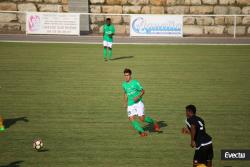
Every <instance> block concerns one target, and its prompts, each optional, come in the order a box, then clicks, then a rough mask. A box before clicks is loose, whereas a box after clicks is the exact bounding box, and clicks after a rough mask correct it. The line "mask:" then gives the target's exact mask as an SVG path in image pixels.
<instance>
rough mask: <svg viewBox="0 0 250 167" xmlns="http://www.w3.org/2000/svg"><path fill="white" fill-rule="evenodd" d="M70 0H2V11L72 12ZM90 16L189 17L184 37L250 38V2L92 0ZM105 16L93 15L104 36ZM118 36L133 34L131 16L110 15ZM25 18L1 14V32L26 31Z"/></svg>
mask: <svg viewBox="0 0 250 167" xmlns="http://www.w3.org/2000/svg"><path fill="white" fill-rule="evenodd" d="M68 3H69V0H1V1H0V11H32V12H34V11H37V12H69V5H68ZM89 12H90V13H116V14H185V15H190V16H185V17H184V35H186V36H187V35H215V36H217V35H233V33H234V26H233V24H234V21H235V20H234V17H233V16H216V17H215V16H202V17H199V16H191V15H204V14H205V15H233V14H237V15H239V14H244V15H249V16H237V18H236V23H237V28H236V33H237V35H242V36H247V35H250V0H89ZM105 17H108V16H103V15H101V14H100V15H90V30H91V32H93V33H102V25H103V23H104V20H105ZM110 17H111V18H112V21H113V23H114V24H115V27H116V31H117V33H118V34H126V35H128V34H129V23H130V19H129V16H121V15H120V16H119V15H117V16H110ZM24 31H25V15H24V14H16V13H0V32H4V33H6V32H24Z"/></svg>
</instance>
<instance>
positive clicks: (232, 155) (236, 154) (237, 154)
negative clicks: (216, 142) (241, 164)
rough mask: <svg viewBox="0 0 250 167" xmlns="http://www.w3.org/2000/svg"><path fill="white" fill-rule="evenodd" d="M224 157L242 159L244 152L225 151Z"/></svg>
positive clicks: (244, 155) (244, 156)
mask: <svg viewBox="0 0 250 167" xmlns="http://www.w3.org/2000/svg"><path fill="white" fill-rule="evenodd" d="M225 158H227V159H244V158H246V154H245V153H229V152H225Z"/></svg>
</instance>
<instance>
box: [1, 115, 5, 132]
mask: <svg viewBox="0 0 250 167" xmlns="http://www.w3.org/2000/svg"><path fill="white" fill-rule="evenodd" d="M4 130H5V129H4V125H3V117H1V116H0V132H1V131H4Z"/></svg>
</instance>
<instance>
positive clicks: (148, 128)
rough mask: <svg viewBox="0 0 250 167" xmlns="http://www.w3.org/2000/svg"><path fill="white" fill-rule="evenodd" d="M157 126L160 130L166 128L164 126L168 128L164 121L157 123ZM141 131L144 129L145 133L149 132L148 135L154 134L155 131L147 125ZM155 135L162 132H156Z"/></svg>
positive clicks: (150, 125)
mask: <svg viewBox="0 0 250 167" xmlns="http://www.w3.org/2000/svg"><path fill="white" fill-rule="evenodd" d="M157 124H158V125H159V127H160V129H161V128H164V127H166V126H168V125H167V123H166V122H165V121H158V122H157ZM143 129H144V130H145V131H148V132H150V133H152V132H156V131H155V130H154V126H153V125H152V124H148V125H146V126H144V127H143ZM157 133H163V131H162V130H161V131H159V132H157Z"/></svg>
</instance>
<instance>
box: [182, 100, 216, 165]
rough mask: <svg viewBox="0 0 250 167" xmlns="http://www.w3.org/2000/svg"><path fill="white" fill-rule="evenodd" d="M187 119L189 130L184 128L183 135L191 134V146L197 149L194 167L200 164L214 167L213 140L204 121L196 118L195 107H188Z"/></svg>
mask: <svg viewBox="0 0 250 167" xmlns="http://www.w3.org/2000/svg"><path fill="white" fill-rule="evenodd" d="M186 117H187V119H186V121H185V122H186V125H187V128H183V129H182V133H184V134H190V136H191V144H190V145H191V147H192V148H195V153H194V159H193V167H197V166H198V165H199V164H205V165H207V167H212V159H213V145H212V138H211V136H209V135H208V134H207V133H206V129H205V122H204V120H203V119H202V118H200V117H198V116H196V107H195V106H194V105H188V106H186Z"/></svg>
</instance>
